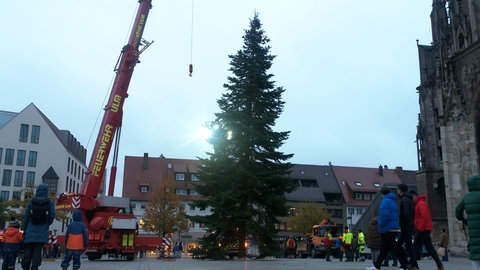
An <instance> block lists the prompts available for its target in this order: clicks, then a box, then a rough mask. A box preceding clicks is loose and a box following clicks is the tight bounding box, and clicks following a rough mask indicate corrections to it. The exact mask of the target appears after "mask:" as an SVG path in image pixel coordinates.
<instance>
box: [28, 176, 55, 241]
mask: <svg viewBox="0 0 480 270" xmlns="http://www.w3.org/2000/svg"><path fill="white" fill-rule="evenodd" d="M35 198H36V199H38V200H46V199H48V186H47V184H40V185H39V186H38V187H37V192H36V194H35ZM48 208H49V210H48V220H47V222H46V223H44V224H32V223H31V222H30V210H31V209H32V200H30V201H29V202H28V204H27V208H25V215H24V216H23V223H22V224H23V231H24V242H25V243H45V244H46V243H48V241H49V240H50V237H49V231H48V227H49V226H50V225H51V224H52V223H53V220H54V219H55V204H54V203H53V202H52V201H50V203H49V206H48Z"/></svg>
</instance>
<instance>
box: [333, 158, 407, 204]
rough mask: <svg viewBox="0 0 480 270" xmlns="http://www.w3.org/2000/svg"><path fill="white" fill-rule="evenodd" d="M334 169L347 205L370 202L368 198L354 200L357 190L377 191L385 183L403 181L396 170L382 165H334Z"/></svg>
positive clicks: (363, 191) (365, 191)
mask: <svg viewBox="0 0 480 270" xmlns="http://www.w3.org/2000/svg"><path fill="white" fill-rule="evenodd" d="M332 169H333V172H334V173H335V176H336V179H337V181H338V185H339V186H340V189H341V190H342V193H343V197H344V198H345V202H346V203H347V205H358V206H368V205H369V204H370V201H368V200H354V197H353V193H355V192H362V193H376V192H377V191H378V190H379V189H380V187H381V186H382V185H383V184H386V183H388V184H395V185H397V184H399V183H401V180H400V177H399V176H398V174H397V171H396V170H392V169H388V168H386V167H382V166H380V167H379V168H362V167H346V166H332Z"/></svg>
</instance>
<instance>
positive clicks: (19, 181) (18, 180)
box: [13, 171, 23, 187]
mask: <svg viewBox="0 0 480 270" xmlns="http://www.w3.org/2000/svg"><path fill="white" fill-rule="evenodd" d="M22 185H23V171H15V179H13V186H14V187H21V186H22Z"/></svg>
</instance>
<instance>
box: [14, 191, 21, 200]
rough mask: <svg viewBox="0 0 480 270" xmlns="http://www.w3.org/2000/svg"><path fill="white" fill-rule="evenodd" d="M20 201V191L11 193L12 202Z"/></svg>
mask: <svg viewBox="0 0 480 270" xmlns="http://www.w3.org/2000/svg"><path fill="white" fill-rule="evenodd" d="M21 199H22V192H21V191H14V192H13V193H12V200H21Z"/></svg>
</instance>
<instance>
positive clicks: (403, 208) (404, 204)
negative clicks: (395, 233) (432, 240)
mask: <svg viewBox="0 0 480 270" xmlns="http://www.w3.org/2000/svg"><path fill="white" fill-rule="evenodd" d="M399 214H400V218H399V222H400V229H401V230H402V231H406V232H411V233H413V230H414V226H415V225H414V218H415V204H414V202H413V195H412V194H410V193H403V194H402V195H401V196H400V209H399Z"/></svg>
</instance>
